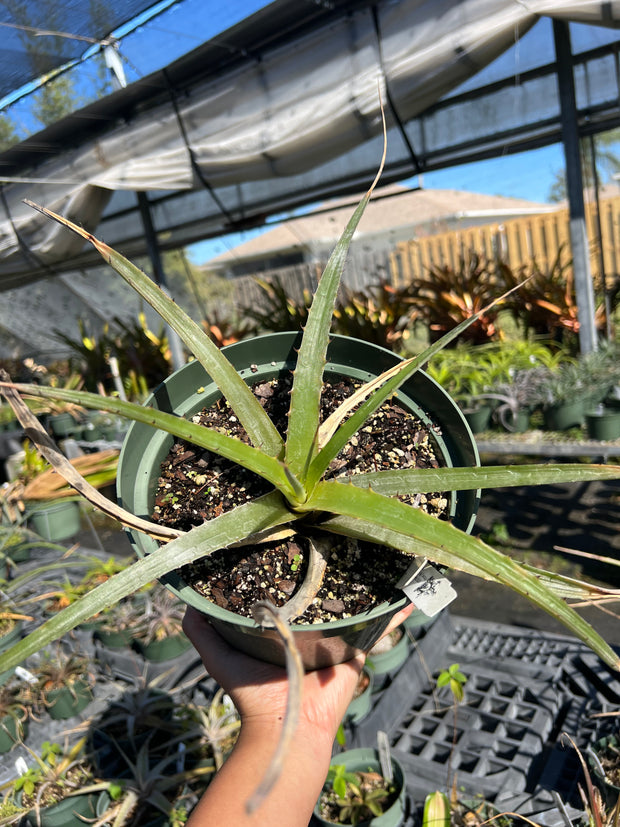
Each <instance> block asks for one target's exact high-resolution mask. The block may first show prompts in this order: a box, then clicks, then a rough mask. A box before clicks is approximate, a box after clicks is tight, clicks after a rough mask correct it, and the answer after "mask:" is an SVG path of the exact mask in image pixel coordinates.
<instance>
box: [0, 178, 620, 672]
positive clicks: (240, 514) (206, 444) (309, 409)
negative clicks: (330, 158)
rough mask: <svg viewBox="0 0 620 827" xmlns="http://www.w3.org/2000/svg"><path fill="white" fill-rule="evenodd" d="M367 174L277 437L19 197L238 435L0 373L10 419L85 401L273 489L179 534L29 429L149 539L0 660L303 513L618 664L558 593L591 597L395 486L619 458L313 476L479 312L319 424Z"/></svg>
mask: <svg viewBox="0 0 620 827" xmlns="http://www.w3.org/2000/svg"><path fill="white" fill-rule="evenodd" d="M378 177H379V175H377V178H376V179H375V182H373V185H372V187H371V188H370V190H369V191H368V193H367V194H366V195H365V196H364V198H363V199H362V201H361V202H360V204H359V205H358V207H357V209H356V210H355V212H354V214H353V216H352V217H351V219H350V221H349V223H348V225H347V227H346V229H345V231H344V233H343V235H342V237H341V238H340V240H339V241H338V243H337V245H336V247H335V249H334V252H333V253H332V256H331V258H330V260H329V262H328V264H327V267H326V269H325V272H324V273H323V276H322V278H321V280H320V282H319V285H318V288H317V290H316V293H315V296H314V299H313V302H312V306H311V309H310V311H309V316H308V322H307V325H306V327H305V330H304V332H303V337H302V340H301V345H300V348H299V352H298V357H297V363H296V367H295V371H294V377H293V387H292V393H291V401H290V414H289V426H288V430H287V434H286V437H285V438H284V437H283V436H282V435H281V434H280V433H278V431H277V430H276V428H275V427H274V425H273V423H272V421H271V420H270V419H269V417H268V416H267V414H266V413H265V411H264V410H263V409H262V407H261V406H260V404H259V402H258V401H257V399H256V397H255V396H254V394H253V393H252V391H251V389H250V387H249V386H248V385H247V384H246V383H245V381H244V380H243V379H242V378H241V376H240V375H239V374H238V373H237V371H236V370H235V368H234V367H233V366H232V364H231V363H230V362H229V361H228V360H227V358H226V356H225V355H224V354H223V353H222V352H221V351H220V350H219V349H218V348H217V347H216V346H215V345H214V344H213V342H212V341H211V340H210V338H209V337H208V336H207V335H206V334H205V333H204V331H202V330H201V328H200V327H199V326H198V325H197V324H196V323H194V322H193V321H192V319H191V318H189V317H188V316H187V314H186V313H184V312H183V310H181V308H180V307H178V306H177V305H176V304H175V303H174V302H173V301H171V300H170V299H169V298H168V297H167V296H166V295H165V294H164V293H163V292H162V291H161V290H159V289H158V288H157V287H156V285H155V284H154V283H153V282H152V281H151V279H150V278H149V277H148V276H146V275H145V274H144V273H142V272H141V271H140V270H139V269H138V268H137V267H135V266H134V265H133V264H131V263H130V262H129V261H127V260H126V259H125V258H124V257H123V256H121V255H120V254H119V253H117V252H115V251H114V250H113V249H111V248H110V247H108V246H107V245H106V244H105V243H103V242H102V241H99V240H98V239H96V238H95V237H94V236H93V235H91V234H90V233H88V232H86V231H85V230H83V229H81V228H80V227H78V226H76V225H75V224H72V223H71V222H69V221H68V220H66V219H64V218H62V217H61V216H58V215H55V214H54V213H52V212H50V211H48V210H46V209H43V208H41V207H37V206H36V205H32V206H34V207H35V208H36V209H39V210H40V211H41V212H43V213H44V214H46V215H48V216H49V217H51V218H53V219H55V220H56V221H58V222H60V223H61V224H63V225H64V226H65V227H67V228H69V229H70V230H72V231H73V232H75V233H77V234H78V235H80V236H82V238H84V239H86V240H87V241H89V242H90V243H91V244H92V245H93V246H94V247H95V249H96V250H98V252H99V253H100V254H101V255H102V257H103V258H104V259H105V261H107V262H108V263H109V264H110V265H111V266H112V267H113V268H114V269H115V270H116V271H117V273H119V274H120V275H121V276H122V277H123V278H124V279H125V281H126V282H127V283H128V284H129V285H131V286H132V287H133V288H134V289H135V290H136V291H137V292H138V293H139V294H140V295H141V296H142V297H143V298H144V299H145V300H146V301H148V302H149V303H150V304H151V306H152V307H153V308H154V309H155V310H156V311H157V312H158V313H159V314H160V316H161V317H162V318H163V319H164V320H165V321H166V322H167V323H168V324H169V325H170V326H171V327H172V328H173V329H174V330H175V331H176V332H177V333H178V335H179V336H180V337H181V339H182V340H183V342H184V343H185V345H186V346H187V348H188V349H189V350H190V351H191V352H192V353H193V354H194V356H195V358H196V359H197V360H199V361H200V362H201V364H202V365H203V366H204V368H205V370H206V371H207V373H208V374H209V376H210V377H211V378H212V379H213V381H214V382H215V384H216V385H217V386H218V388H219V390H220V391H221V393H222V395H223V396H224V398H225V399H226V400H227V402H228V403H229V405H230V407H231V408H232V410H233V412H234V414H235V415H236V416H237V418H238V419H239V421H240V422H241V424H242V425H243V426H244V428H245V431H246V432H247V434H248V436H249V438H250V442H251V444H249V445H248V444H244V443H243V442H241V441H240V440H239V439H236V438H234V437H230V436H227V435H224V434H222V433H219V432H217V431H215V430H212V429H208V428H206V427H204V426H201V425H198V424H196V423H193V422H190V421H186V420H184V419H182V418H179V417H177V416H174V415H172V414H168V413H165V412H161V411H156V410H153V409H151V408H149V407H140V406H138V405H134V404H131V403H126V402H123V401H121V400H118V399H113V398H102V397H101V396H98V395H96V394H88V393H85V392H76V391H69V390H61V389H50V388H44V387H37V386H31V385H21V384H12V383H11V382H10V381H8V379H7V377H6V376H5V377H4V379H5V381H3V382H0V392H2V393H3V394H4V395H5V396H6V398H7V400H8V401H9V403H11V404H12V405H13V406H14V408H15V409H16V410H17V411H19V415H20V417H21V421H22V425H24V426H25V427H26V428H31V429H34V428H35V427H36V425H35V423H33V420H32V419H27V409H26V411H25V412H24V410H23V408H24V407H25V406H23V404H21V403H20V397H19V394H24V395H28V396H34V397H44V398H54V399H60V400H67V401H71V402H74V403H76V404H80V405H83V406H84V407H86V408H95V409H104V410H107V411H109V412H110V413H114V414H117V415H119V416H124V417H128V418H130V419H133V420H135V421H138V422H142V423H146V424H147V425H151V426H153V427H155V428H159V429H162V430H163V431H166V432H169V433H170V434H173V435H174V436H176V437H179V438H182V439H185V440H188V441H189V442H192V443H194V444H195V445H197V446H200V447H202V448H205V449H208V450H210V451H213V452H214V453H216V454H219V455H220V456H222V457H226V458H228V459H230V460H232V461H233V462H235V463H237V464H239V465H241V466H243V467H245V468H246V469H248V470H249V471H252V472H254V473H256V474H258V475H260V476H261V477H263V478H264V479H265V480H267V481H268V482H269V483H270V484H271V485H272V486H273V490H272V491H271V492H270V493H268V494H266V495H264V496H262V497H260V498H258V499H256V500H255V501H252V502H249V503H246V504H244V505H241V506H239V507H237V508H235V509H234V510H232V511H229V512H226V513H224V514H222V515H221V516H219V517H217V518H215V519H212V520H209V521H208V522H205V523H204V524H203V525H200V526H197V527H195V528H193V529H191V530H190V531H188V532H186V533H182V532H179V531H177V530H173V529H170V528H166V527H164V526H161V525H156V524H155V523H151V522H149V521H147V520H142V519H138V518H135V517H133V516H132V515H130V514H128V513H127V512H124V511H123V510H122V509H119V508H118V507H117V506H112V505H111V504H110V502H109V501H108V500H105V499H104V498H102V497H97V496H96V495H97V492H95V491H92V490H91V489H89V488H88V486H85V485H84V482H83V480H81V479H80V478H79V477H76V476H75V474H74V473H73V471H72V469H71V467H70V466H69V467H67V465H68V463H67V462H66V461H65V460H64V459H63V457H62V455H61V454H60V452H58V451H57V450H55V447H54V446H53V443H51V441H49V440H48V441H46V440H45V438H44V437H42V436H41V435H40V434H37V433H35V431H34V430H31V431H30V433H31V434H32V436H33V439H35V441H37V443H38V445H39V447H40V449H41V450H42V451H43V452H44V453H45V455H46V456H48V458H53V460H54V463H55V466H56V468H57V469H58V470H59V471H60V473H62V474H63V475H65V474H66V475H67V478H68V479H69V481H70V482H71V483H72V484H73V485H74V486H75V487H76V488H77V489H78V490H79V491H80V492H81V493H83V494H84V495H85V496H87V497H88V499H90V500H91V502H94V503H95V504H97V505H99V506H100V507H104V509H105V510H106V511H107V512H108V513H112V514H113V515H115V516H117V517H119V518H120V519H121V520H122V521H123V522H124V523H125V524H126V525H129V526H130V527H133V528H135V529H138V530H141V531H144V532H146V533H148V534H150V535H152V536H153V537H155V538H157V539H158V540H160V541H161V542H162V545H161V546H160V547H159V548H158V549H157V550H156V551H154V552H153V553H151V554H148V555H147V556H145V557H144V558H142V559H140V560H137V561H136V562H135V563H133V564H132V565H130V566H129V567H128V568H127V569H126V570H125V571H123V572H121V573H119V574H117V575H115V576H114V577H112V578H110V579H109V580H108V581H107V582H105V583H103V584H101V585H100V586H98V587H97V588H95V589H94V590H93V591H92V592H91V593H90V594H88V595H87V596H85V597H84V598H82V599H81V600H80V601H78V602H77V603H75V604H73V605H72V606H70V607H68V608H67V609H65V610H64V611H63V612H61V613H60V614H59V615H58V616H56V617H54V618H53V619H51V620H48V621H47V622H46V623H44V624H43V625H42V626H40V627H39V628H38V629H36V630H35V631H34V632H32V633H31V634H30V635H29V636H28V637H26V638H24V639H23V640H22V641H21V642H20V643H19V644H17V645H15V646H14V647H13V648H12V649H10V650H9V651H8V652H6V653H5V654H4V656H3V660H4V666H3V668H9V667H10V666H12V665H14V664H17V663H19V662H20V661H22V660H23V659H24V658H26V657H27V656H29V655H30V654H32V653H33V652H35V651H37V650H39V649H40V648H41V647H42V646H44V645H45V644H47V643H48V642H50V641H51V640H53V639H55V638H57V637H59V636H61V635H62V634H64V633H65V632H67V631H68V630H70V629H71V628H73V627H74V626H76V625H77V624H78V623H80V622H81V621H82V620H85V619H86V618H88V617H91V616H92V615H94V614H96V613H97V612H99V611H101V610H102V609H104V608H105V607H107V606H110V605H111V604H113V603H114V602H116V601H118V600H120V599H121V598H123V597H126V596H127V595H129V594H130V593H132V592H134V591H136V590H137V589H140V588H141V587H142V586H144V585H145V584H146V583H149V582H150V581H152V580H154V579H155V578H158V577H162V576H164V575H165V574H167V573H168V572H170V571H172V570H175V569H178V568H180V567H182V566H184V565H186V564H189V563H191V562H193V561H195V560H197V559H199V558H202V557H204V556H206V555H208V554H211V553H212V552H214V551H216V550H218V549H221V548H225V547H227V546H230V545H232V544H237V545H238V544H240V543H242V542H243V541H247V542H248V543H252V542H253V541H254V540H255V537H256V535H257V534H258V533H259V532H263V533H264V532H265V531H266V530H269V529H275V528H276V527H282V526H293V527H294V525H295V523H296V521H297V520H299V519H301V518H304V519H305V520H306V521H307V520H308V519H309V517H310V515H316V519H317V521H320V523H321V529H322V530H323V531H328V532H333V533H334V534H344V535H348V536H351V537H355V538H358V539H359V538H362V539H368V540H371V541H374V542H379V543H382V544H385V545H388V546H392V547H394V548H397V549H400V550H402V551H404V552H406V553H409V554H413V555H420V556H422V557H424V558H427V559H428V560H431V561H434V562H436V563H437V564H439V565H442V566H446V567H448V568H454V569H459V570H462V571H465V572H467V573H469V574H472V575H475V576H478V577H481V578H484V579H486V580H491V581H496V582H499V583H502V584H504V585H506V586H509V587H510V588H512V589H514V590H515V591H516V592H518V593H519V594H521V595H523V596H524V597H526V598H527V599H529V600H530V601H532V603H534V604H535V605H537V606H539V607H540V608H542V609H544V610H545V611H547V612H548V613H549V614H551V615H552V616H554V617H555V618H557V619H558V620H560V621H561V622H563V623H564V624H565V626H566V627H567V628H568V629H569V630H570V631H571V632H573V633H574V634H575V635H576V636H577V637H579V638H580V639H582V640H583V641H585V642H586V643H587V644H588V645H589V646H590V647H591V648H592V649H593V650H594V651H595V652H596V653H597V654H598V655H599V656H600V657H601V658H602V659H603V660H604V661H606V662H607V663H608V664H610V665H611V666H613V667H615V668H617V667H618V665H619V663H620V662H619V661H618V657H617V655H616V654H615V653H614V652H613V650H612V649H611V648H610V647H609V646H608V645H607V643H606V642H605V641H604V640H603V639H602V638H601V637H600V636H599V635H598V633H597V632H596V631H595V630H594V629H593V628H592V627H591V626H590V625H589V624H587V623H586V622H585V621H584V620H583V619H582V618H581V617H580V616H579V615H578V614H577V613H576V612H575V611H574V610H573V609H572V608H571V607H570V606H569V605H568V604H567V602H566V598H567V597H569V598H570V597H579V598H582V599H583V598H584V597H587V598H590V599H591V598H592V597H593V596H594V597H595V596H596V589H594V587H589V586H587V585H586V584H581V583H576V582H574V581H568V580H567V579H565V578H561V577H559V576H558V575H553V574H550V573H544V572H540V571H538V570H535V569H531V568H529V567H528V566H526V565H522V564H520V563H519V562H517V561H515V560H512V559H511V558H509V557H507V556H505V555H503V554H501V553H500V552H498V551H496V550H495V549H493V548H491V547H490V546H488V545H487V544H485V543H484V542H483V541H482V540H480V539H478V538H475V537H472V536H470V535H469V534H467V533H465V532H464V531H461V530H460V529H457V528H456V527H454V526H453V525H451V524H450V523H449V522H447V521H444V520H439V519H437V518H435V517H433V516H430V515H429V514H426V513H424V512H423V511H422V510H421V509H418V508H412V507H411V506H410V505H407V504H405V503H403V502H401V501H400V500H399V499H398V498H397V495H399V494H403V493H408V494H412V495H414V494H416V493H428V492H433V491H459V490H468V489H469V490H477V489H482V488H489V487H493V488H494V487H502V486H516V485H538V484H544V483H560V482H567V481H585V480H595V479H599V480H601V479H613V478H618V477H620V466H597V465H582V464H565V465H555V464H554V465H547V464H545V465H530V466H506V467H474V468H440V469H407V470H396V471H395V470H389V471H380V472H373V473H366V474H359V475H355V476H354V477H353V478H350V479H348V481H347V482H343V481H342V480H327V479H325V473H326V471H327V469H328V467H329V465H330V462H331V461H332V460H333V459H334V458H335V457H336V456H337V454H338V452H339V451H340V450H341V448H342V447H343V446H344V445H345V444H346V443H347V441H348V440H349V439H350V438H351V437H352V436H353V435H354V434H355V433H356V431H357V430H358V429H359V428H361V427H362V426H363V425H364V423H365V422H366V420H367V419H368V418H369V417H370V416H371V415H372V414H373V413H374V412H375V411H376V410H377V409H378V408H379V407H380V406H381V405H382V404H383V403H384V402H385V401H386V400H388V399H389V398H390V397H391V396H392V395H393V394H394V393H395V392H396V391H397V389H398V388H399V387H400V386H401V385H402V383H403V382H405V380H406V379H407V378H408V377H410V376H411V375H412V374H413V373H414V371H416V370H417V369H418V368H419V367H420V366H421V365H422V364H424V363H425V362H426V361H428V359H429V358H430V357H431V356H432V355H433V354H434V353H436V352H437V351H438V350H440V349H441V348H442V347H444V346H445V345H446V344H447V343H448V342H449V341H451V340H452V339H454V338H455V337H456V336H458V335H459V333H460V332H461V331H462V330H464V329H465V328H466V327H467V326H468V324H470V323H471V322H472V321H475V320H476V319H477V318H478V317H479V316H480V314H476V315H475V316H473V317H472V318H471V319H469V320H467V321H465V322H463V323H462V324H461V325H459V326H458V327H456V328H455V329H454V330H453V331H451V332H450V333H448V334H446V336H444V337H443V338H442V339H441V340H440V341H439V342H437V343H435V344H434V345H432V346H431V347H429V348H427V349H426V350H425V351H424V352H423V353H422V354H420V355H419V356H417V357H415V358H412V359H408V360H405V361H402V362H401V363H399V364H398V365H397V366H396V367H393V368H391V369H389V370H388V371H386V372H385V373H384V374H383V375H381V376H380V377H379V378H377V379H373V380H371V381H370V382H369V383H367V384H366V385H364V386H363V387H362V388H361V389H360V390H359V391H357V392H356V393H355V395H354V396H353V397H350V398H349V399H348V400H346V401H345V402H344V403H343V405H341V407H340V408H339V409H338V410H337V411H336V412H335V413H334V414H332V415H331V416H330V417H329V418H328V419H327V420H326V422H324V423H323V424H320V422H319V413H320V396H321V388H322V381H323V369H324V365H325V363H326V354H327V347H328V342H329V330H330V322H331V318H332V312H333V308H334V303H335V299H336V293H337V289H338V284H339V281H340V276H341V273H342V271H343V268H344V262H345V257H346V254H347V250H348V247H349V244H350V242H351V239H352V236H353V233H354V231H355V229H356V227H357V224H358V222H359V220H360V218H361V216H362V214H363V212H364V209H365V207H366V205H367V203H368V201H369V199H370V196H371V194H372V190H373V189H374V186H375V185H376V182H377V180H378ZM355 406H357V407H355ZM351 480H352V482H353V483H354V484H351Z"/></svg>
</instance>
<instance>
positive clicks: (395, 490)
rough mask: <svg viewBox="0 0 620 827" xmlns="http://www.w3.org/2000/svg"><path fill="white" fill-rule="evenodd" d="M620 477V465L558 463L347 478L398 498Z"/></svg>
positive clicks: (416, 470)
mask: <svg viewBox="0 0 620 827" xmlns="http://www.w3.org/2000/svg"><path fill="white" fill-rule="evenodd" d="M619 476H620V466H619V465H580V464H579V463H558V464H544V465H543V464H537V465H498V466H481V467H479V468H405V469H402V470H391V471H376V472H374V471H371V472H368V473H366V474H354V475H352V476H351V477H349V478H348V479H349V480H350V481H351V482H352V483H353V484H354V485H356V486H358V487H363V488H372V489H373V491H376V492H377V493H380V494H384V495H385V496H387V497H395V496H397V495H399V494H418V493H422V494H428V493H430V492H431V491H472V490H474V491H475V490H477V489H478V488H481V489H484V488H509V487H512V486H521V485H536V486H538V485H555V484H558V483H561V482H589V481H591V480H612V479H618V477H619Z"/></svg>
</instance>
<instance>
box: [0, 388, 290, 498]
mask: <svg viewBox="0 0 620 827" xmlns="http://www.w3.org/2000/svg"><path fill="white" fill-rule="evenodd" d="M2 384H3V383H2V382H0V386H1V385H2ZM11 387H12V388H14V389H15V390H17V391H18V393H22V394H27V395H29V396H36V397H40V398H43V399H60V400H62V401H65V402H73V403H75V404H76V405H82V407H84V408H91V409H94V410H103V411H107V412H108V413H113V414H117V415H118V416H122V417H124V418H125V419H131V420H133V421H135V422H142V423H144V424H145V425H150V426H152V427H153V428H158V429H159V430H161V431H166V432H167V433H170V434H173V435H174V436H177V437H180V438H182V439H186V440H188V441H189V442H192V443H194V445H198V446H199V447H201V448H207V449H208V450H210V451H213V452H214V453H216V454H219V455H220V456H222V457H226V458H227V459H231V460H232V461H233V462H235V463H237V464H238V465H242V466H243V467H244V468H247V469H248V470H249V471H253V472H254V473H256V474H258V475H259V476H261V477H263V479H266V480H267V481H268V482H270V483H272V484H273V485H274V486H275V487H276V488H278V489H279V490H281V491H282V492H283V493H284V494H285V496H287V497H288V498H289V499H290V500H293V501H297V500H298V499H299V495H300V484H299V482H297V480H295V478H294V477H293V475H292V474H291V472H290V470H289V469H287V468H285V466H284V465H283V464H282V462H280V461H279V460H278V459H275V458H274V457H272V456H270V455H268V454H266V453H264V452H263V451H261V450H259V449H258V448H255V447H253V446H252V445H247V444H246V443H244V442H242V441H241V440H240V439H236V438H235V437H230V436H227V435H226V434H223V433H220V432H219V431H216V430H215V429H213V428H205V427H204V426H202V425H197V424H196V423H195V422H190V421H189V420H187V419H185V418H184V417H181V416H175V415H174V414H170V413H167V412H165V411H159V410H157V409H156V408H150V407H144V406H143V405H137V404H135V403H134V402H125V401H123V400H121V399H117V398H115V397H110V396H100V395H99V394H96V393H89V392H87V391H72V390H64V389H59V388H49V387H46V386H39V385H24V384H20V383H11Z"/></svg>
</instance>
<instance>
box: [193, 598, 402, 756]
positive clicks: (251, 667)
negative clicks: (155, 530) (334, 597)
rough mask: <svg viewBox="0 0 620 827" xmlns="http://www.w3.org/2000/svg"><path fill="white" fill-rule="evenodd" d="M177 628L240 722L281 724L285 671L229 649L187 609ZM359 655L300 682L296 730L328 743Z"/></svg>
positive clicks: (395, 620) (349, 691)
mask: <svg viewBox="0 0 620 827" xmlns="http://www.w3.org/2000/svg"><path fill="white" fill-rule="evenodd" d="M412 610H413V606H412V605H409V606H407V607H406V608H405V609H403V610H401V611H400V612H398V613H397V614H396V615H395V616H394V617H393V618H392V620H391V621H390V624H389V625H388V627H387V629H386V630H385V632H384V635H387V634H389V633H390V631H392V629H394V628H395V627H396V626H398V625H399V624H400V623H402V621H403V620H404V619H405V618H406V617H407V616H408V615H409V614H410V613H411V611H412ZM183 629H184V631H185V633H186V635H187V636H188V637H189V639H190V640H191V641H192V643H193V644H194V647H195V648H196V650H197V651H198V654H199V655H200V657H201V658H202V661H203V663H204V665H205V668H206V670H207V672H208V673H209V674H210V675H211V676H212V677H213V678H214V679H215V680H216V681H217V682H218V683H219V684H220V686H222V687H223V688H224V690H225V691H226V692H228V694H229V695H230V697H231V699H232V701H233V703H234V704H235V707H236V708H237V711H238V712H239V715H240V716H241V719H242V721H245V722H246V723H248V722H250V721H252V722H253V723H254V724H260V723H263V724H265V725H266V726H273V725H274V721H275V720H277V721H281V720H282V718H283V716H284V713H285V709H286V700H287V693H288V679H287V674H286V670H285V669H284V668H282V667H279V666H274V665H272V664H269V663H264V662H262V661H259V660H257V659H255V658H252V657H250V656H249V655H246V654H244V653H243V652H239V651H238V650H236V649H234V648H233V647H232V646H230V645H229V644H228V643H227V642H226V641H225V640H224V639H223V638H222V637H221V636H220V635H219V634H218V633H217V632H216V631H215V629H214V628H213V627H212V626H211V625H210V623H209V621H208V620H207V618H206V616H205V615H203V614H201V613H200V612H198V611H196V610H195V609H192V608H191V607H188V608H187V610H186V613H185V619H184V622H183ZM364 661H365V655H364V654H363V653H360V654H358V655H357V656H356V657H355V658H353V659H352V660H350V661H347V662H346V663H341V664H337V665H336V666H329V667H326V668H324V669H318V670H315V671H312V672H306V673H305V675H304V678H303V682H302V702H301V710H300V717H299V727H301V728H305V729H307V730H308V731H309V732H310V731H312V732H313V733H314V735H315V736H316V735H317V734H319V733H324V734H325V735H326V736H327V737H328V738H330V739H331V740H333V738H334V737H335V734H336V731H337V729H338V727H339V725H340V723H341V721H342V719H343V717H344V714H345V712H346V709H347V706H348V705H349V703H350V701H351V698H352V696H353V692H354V690H355V685H356V683H357V679H358V676H359V673H360V672H361V670H362V667H363V665H364Z"/></svg>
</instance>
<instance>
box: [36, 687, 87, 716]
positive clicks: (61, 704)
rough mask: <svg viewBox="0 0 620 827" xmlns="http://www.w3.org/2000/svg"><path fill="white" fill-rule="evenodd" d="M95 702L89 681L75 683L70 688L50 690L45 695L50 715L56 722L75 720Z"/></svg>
mask: <svg viewBox="0 0 620 827" xmlns="http://www.w3.org/2000/svg"><path fill="white" fill-rule="evenodd" d="M92 700H93V693H92V691H91V688H90V685H89V684H88V682H87V681H75V682H74V683H73V684H72V685H71V686H70V687H68V686H63V687H59V688H58V689H49V690H47V691H46V693H45V705H46V708H47V712H48V715H49V716H50V718H53V719H54V720H55V721H61V720H65V719H67V718H73V716H74V715H78V714H79V713H80V712H81V711H82V710H83V709H84V708H85V707H87V706H88V704H89V703H90V702H91V701H92Z"/></svg>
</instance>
